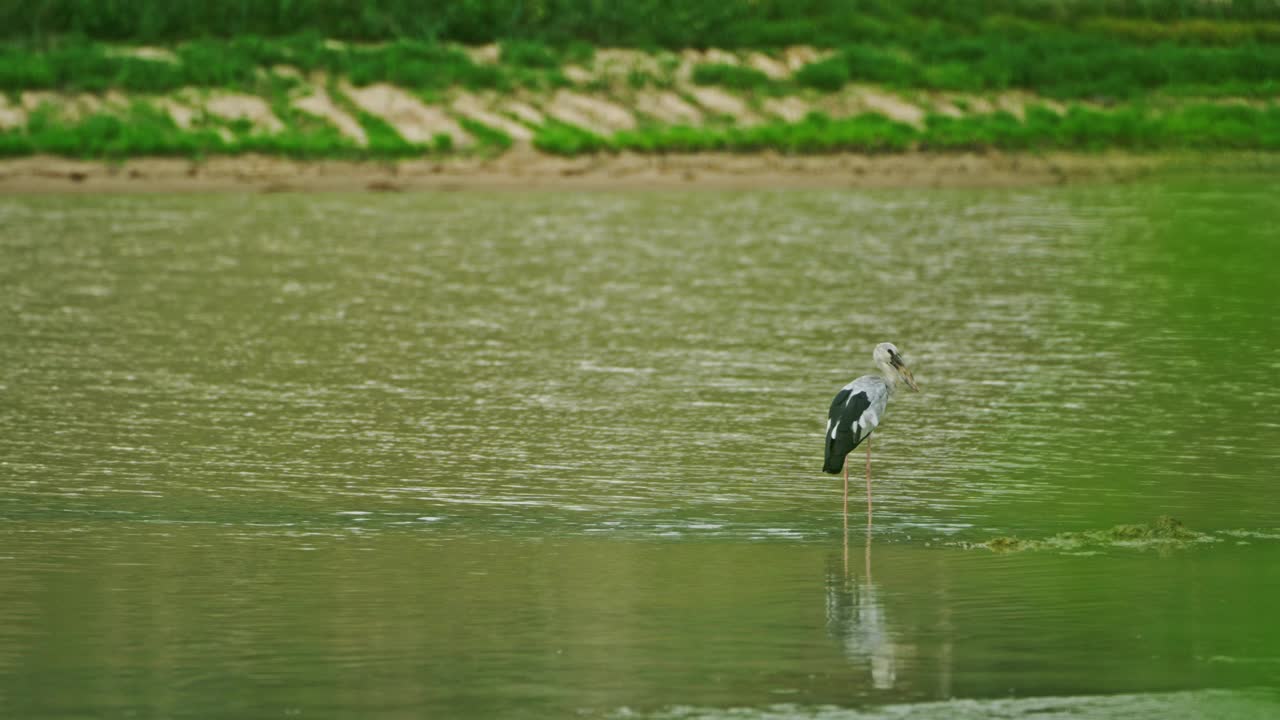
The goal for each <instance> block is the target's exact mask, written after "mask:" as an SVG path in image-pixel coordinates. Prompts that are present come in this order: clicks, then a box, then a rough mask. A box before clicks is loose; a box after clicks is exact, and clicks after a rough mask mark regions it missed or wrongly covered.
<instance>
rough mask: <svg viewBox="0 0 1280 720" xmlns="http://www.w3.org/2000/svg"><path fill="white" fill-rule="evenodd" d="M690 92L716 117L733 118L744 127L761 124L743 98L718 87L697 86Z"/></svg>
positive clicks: (690, 89)
mask: <svg viewBox="0 0 1280 720" xmlns="http://www.w3.org/2000/svg"><path fill="white" fill-rule="evenodd" d="M688 90H689V94H690V95H692V96H693V99H694V100H696V101H697V103H698V104H699V105H701V106H702V107H704V108H706V109H707V111H708V112H710V113H712V114H714V115H728V116H730V117H733V118H734V119H735V121H736V122H738V123H741V124H744V125H746V124H750V123H755V122H759V120H760V119H759V118H758V117H756V114H755V113H753V112H751V110H749V109H748V108H747V104H746V103H745V102H743V101H742V99H741V98H739V97H737V96H736V95H733V94H730V93H728V92H725V91H724V90H721V89H720V88H718V87H713V86H710V85H701V86H696V85H695V86H693V87H690V88H689V89H688Z"/></svg>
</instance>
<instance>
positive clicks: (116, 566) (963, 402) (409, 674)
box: [0, 178, 1280, 720]
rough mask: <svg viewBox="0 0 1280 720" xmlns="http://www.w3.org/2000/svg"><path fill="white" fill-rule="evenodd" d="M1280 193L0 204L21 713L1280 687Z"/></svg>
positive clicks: (6, 527)
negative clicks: (1145, 529) (844, 486)
mask: <svg viewBox="0 0 1280 720" xmlns="http://www.w3.org/2000/svg"><path fill="white" fill-rule="evenodd" d="M1277 197H1280V183H1277V182H1276V181H1275V180H1274V179H1266V178H1263V179H1258V178H1250V179H1247V180H1241V181H1238V182H1234V183H1231V182H1224V181H1222V180H1221V179H1220V178H1215V179H1213V180H1211V181H1210V180H1206V181H1204V182H1194V181H1187V180H1184V181H1177V182H1151V183H1147V184H1142V185H1130V186H1092V187H1067V188H1037V189H1020V190H924V189H920V190H886V191H875V192H866V191H856V192H855V191H829V192H812V191H791V192H776V193H770V192H685V193H677V192H630V193H609V192H594V193H580V194H555V193H527V194H521V193H496V194H486V193H478V192H477V193H452V194H436V195H425V194H424V195H271V196H234V195H222V196H212V197H197V196H165V195H159V196H132V197H101V196H99V197H84V196H62V197H8V198H0V598H2V600H0V715H3V716H5V717H15V718H17V717H21V718H33V719H36V718H72V717H190V718H208V717H250V716H252V717H275V716H282V717H293V716H297V717H349V718H401V717H404V718H421V717H433V718H434V717H439V718H493V717H516V718H522V717H529V718H535V717H588V718H594V717H603V718H626V717H653V718H721V717H726V718H753V719H754V718H759V719H762V720H763V719H764V718H783V717H804V718H808V717H814V718H866V717H890V718H897V717H908V716H909V717H912V718H915V717H924V718H932V717H937V718H965V717H975V718H976V717H992V716H996V717H1010V718H1030V717H1042V716H1052V717H1054V718H1071V717H1082V718H1083V717H1088V718H1108V717H1115V718H1135V717H1136V718H1145V717H1151V718H1157V717H1158V718H1162V719H1164V718H1182V717H1186V718H1194V717H1205V716H1215V717H1228V718H1235V717H1242V718H1250V717H1260V718H1262V717H1275V716H1277V714H1278V713H1280V695H1278V694H1276V693H1275V691H1273V690H1270V689H1268V688H1275V687H1277V686H1280V622H1278V621H1277V614H1276V613H1277V608H1280V485H1278V484H1277V481H1278V478H1277V474H1278V473H1277V468H1278V467H1280V411H1277V408H1278V407H1280V385H1278V384H1277V382H1276V377H1277V374H1278V373H1280V327H1278V326H1277V319H1276V318H1277V313H1276V305H1277V300H1280V289H1278V285H1280V234H1278V233H1277V232H1276V228H1277V227H1280V202H1277V201H1276V198H1277ZM882 340H892V341H894V342H896V343H897V344H898V346H899V347H900V348H901V349H902V350H903V351H904V352H905V354H906V357H907V360H908V362H910V363H911V365H912V367H913V369H914V370H915V376H916V379H917V380H918V381H919V383H920V385H921V387H922V392H921V393H919V394H914V393H905V392H904V393H901V394H899V395H898V396H897V397H895V398H894V400H893V402H892V403H891V405H890V408H889V412H888V414H887V419H886V421H885V422H884V423H883V424H882V426H881V428H880V430H879V431H878V432H877V434H876V436H875V441H874V448H873V453H874V454H873V462H874V466H873V474H874V489H875V494H876V512H875V516H874V523H873V524H871V525H870V526H868V524H867V521H866V516H865V512H864V506H863V505H860V503H861V502H863V497H862V495H861V494H860V493H861V492H862V486H861V484H860V482H861V481H860V477H858V476H857V473H855V478H854V479H855V481H857V482H855V483H854V485H853V491H854V492H853V496H852V498H851V513H850V516H849V529H848V530H847V531H846V530H845V528H844V524H843V521H842V517H841V514H840V494H841V488H840V481H839V479H838V478H834V477H832V476H829V475H824V474H823V473H822V472H821V465H822V439H821V433H822V428H823V425H824V422H825V413H826V407H827V404H828V403H829V402H830V399H831V397H832V395H833V394H834V393H835V391H836V390H837V389H838V388H839V387H840V386H841V385H843V384H844V383H845V382H847V381H848V380H849V379H851V378H852V377H854V376H856V375H860V374H864V373H866V372H869V371H870V370H871V361H870V351H871V348H872V347H873V346H874V345H875V343H877V342H879V341H882ZM861 453H862V448H859V450H858V451H856V452H855V456H854V458H855V462H854V465H853V467H854V468H855V470H856V471H858V472H860V471H861V463H862V462H864V456H863V455H862V454H861ZM1163 515H1169V516H1173V517H1176V518H1178V519H1180V520H1181V521H1182V522H1183V523H1185V525H1186V527H1187V528H1188V529H1190V530H1192V531H1194V532H1195V533H1196V536H1195V539H1194V540H1190V541H1177V542H1164V541H1159V540H1157V541H1145V540H1129V541H1126V540H1123V539H1117V540H1116V541H1115V542H1104V541H1099V542H1083V543H1072V542H1065V543H1064V542H1053V541H1052V540H1053V539H1054V538H1076V537H1095V536H1102V537H1105V536H1106V533H1101V532H1097V531H1103V530H1106V529H1107V528H1111V527H1112V526H1115V525H1118V524H1130V523H1147V522H1150V521H1152V520H1153V519H1154V518H1156V517H1157V516H1163ZM1009 537H1013V538H1019V539H1025V540H1030V541H1034V542H1031V543H1029V544H1028V545H1027V547H1030V548H1031V549H1028V550H1024V551H1021V552H1004V553H1001V552H993V551H992V550H990V549H988V548H987V547H986V546H984V545H982V543H985V542H987V541H990V540H992V539H993V538H1009ZM1041 541H1043V542H1041Z"/></svg>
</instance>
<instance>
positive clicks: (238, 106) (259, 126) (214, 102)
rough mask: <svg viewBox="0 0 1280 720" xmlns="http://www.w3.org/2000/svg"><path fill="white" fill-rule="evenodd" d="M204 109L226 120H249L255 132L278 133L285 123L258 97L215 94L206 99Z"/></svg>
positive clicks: (239, 94)
mask: <svg viewBox="0 0 1280 720" xmlns="http://www.w3.org/2000/svg"><path fill="white" fill-rule="evenodd" d="M204 109H205V111H206V112H208V113H209V114H211V115H216V116H218V117H220V118H223V119H224V120H248V121H249V123H250V124H251V125H252V126H253V128H254V129H255V130H259V131H264V132H268V133H278V132H280V131H281V130H284V123H283V122H280V118H278V117H276V115H275V113H273V112H271V106H270V105H268V104H267V101H266V100H263V99H262V98H260V97H258V96H257V95H245V94H242V93H224V92H218V93H213V94H211V95H209V96H208V97H206V98H205V100H204Z"/></svg>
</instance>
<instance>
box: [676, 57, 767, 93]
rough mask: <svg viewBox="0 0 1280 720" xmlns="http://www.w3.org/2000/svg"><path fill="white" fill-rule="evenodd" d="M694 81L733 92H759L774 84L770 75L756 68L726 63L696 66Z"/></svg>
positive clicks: (694, 67)
mask: <svg viewBox="0 0 1280 720" xmlns="http://www.w3.org/2000/svg"><path fill="white" fill-rule="evenodd" d="M693 81H694V82H695V83H697V84H699V85H721V86H724V87H727V88H730V89H732V90H759V89H763V88H766V87H769V86H771V85H773V84H774V83H773V80H772V79H771V78H770V77H769V76H768V75H765V74H764V73H763V72H760V71H759V70H756V69H755V68H749V67H740V66H738V65H727V64H724V63H699V64H697V65H694V66H693Z"/></svg>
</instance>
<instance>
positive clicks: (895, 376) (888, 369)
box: [872, 342, 920, 392]
mask: <svg viewBox="0 0 1280 720" xmlns="http://www.w3.org/2000/svg"><path fill="white" fill-rule="evenodd" d="M872 358H874V359H875V361H876V365H877V366H879V367H880V369H881V370H882V371H883V372H884V374H885V375H886V376H888V377H889V379H890V380H891V381H893V380H901V381H902V382H905V383H906V384H907V387H909V388H911V389H912V390H914V391H916V392H920V386H919V385H916V379H915V378H914V377H912V376H911V369H910V368H908V367H907V363H906V361H905V360H903V359H902V355H901V354H899V353H898V346H896V345H894V344H893V343H887V342H885V343H880V344H879V345H877V346H876V350H875V352H874V353H873V354H872Z"/></svg>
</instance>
